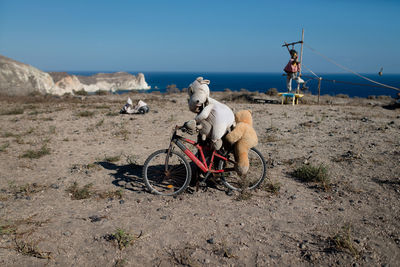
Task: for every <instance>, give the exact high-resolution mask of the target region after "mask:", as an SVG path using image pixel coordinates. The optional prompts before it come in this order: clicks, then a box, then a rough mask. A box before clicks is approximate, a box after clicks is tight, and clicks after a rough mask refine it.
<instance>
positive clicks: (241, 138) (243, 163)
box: [225, 110, 258, 176]
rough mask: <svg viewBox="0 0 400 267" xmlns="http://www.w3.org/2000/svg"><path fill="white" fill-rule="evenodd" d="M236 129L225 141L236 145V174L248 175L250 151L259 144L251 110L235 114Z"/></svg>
mask: <svg viewBox="0 0 400 267" xmlns="http://www.w3.org/2000/svg"><path fill="white" fill-rule="evenodd" d="M235 121H236V127H235V129H233V131H232V132H230V133H228V134H227V135H226V137H225V140H226V141H228V142H229V143H230V144H232V145H233V144H234V145H235V151H234V152H235V161H236V162H237V165H236V166H235V169H236V172H237V173H238V174H239V175H240V176H243V175H246V174H247V171H248V170H249V150H250V148H252V147H255V146H256V145H257V143H258V138H257V133H256V131H255V130H254V128H253V119H252V116H251V111H250V110H240V111H238V112H237V113H236V114H235Z"/></svg>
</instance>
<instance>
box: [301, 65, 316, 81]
mask: <svg viewBox="0 0 400 267" xmlns="http://www.w3.org/2000/svg"><path fill="white" fill-rule="evenodd" d="M301 65H302V66H303V67H304V68H306V69H307V70H308V71H309V72H311V73H312V74H313V75H314V76H315V77H317V78H318V79H319V76H318V75H317V74H315V73H314V72H313V71H312V70H311V69H310V68H307V66H306V65H304V63H302V64H301Z"/></svg>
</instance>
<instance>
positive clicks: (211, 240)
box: [207, 238, 215, 244]
mask: <svg viewBox="0 0 400 267" xmlns="http://www.w3.org/2000/svg"><path fill="white" fill-rule="evenodd" d="M207 243H208V244H215V241H214V238H210V239H207Z"/></svg>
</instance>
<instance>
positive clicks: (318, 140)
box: [0, 93, 400, 266]
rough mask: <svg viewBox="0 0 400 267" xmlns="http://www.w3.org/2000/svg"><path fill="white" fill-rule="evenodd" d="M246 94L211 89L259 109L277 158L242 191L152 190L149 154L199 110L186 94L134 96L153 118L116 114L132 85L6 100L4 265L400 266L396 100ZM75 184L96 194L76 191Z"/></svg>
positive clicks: (258, 123)
mask: <svg viewBox="0 0 400 267" xmlns="http://www.w3.org/2000/svg"><path fill="white" fill-rule="evenodd" d="M240 94H241V93H237V94H230V93H219V94H214V96H215V97H216V98H217V99H220V100H222V101H225V102H226V103H227V104H228V105H229V106H230V107H231V108H232V109H234V110H236V111H237V110H240V109H244V108H246V109H248V108H249V109H251V110H252V111H253V117H254V127H255V129H256V131H257V133H258V135H259V139H260V143H259V145H258V148H259V150H260V151H261V152H262V153H263V154H264V156H265V157H266V158H267V159H268V163H269V169H268V180H266V181H265V183H264V186H263V189H259V190H257V191H255V192H254V194H253V196H252V197H251V198H250V199H248V200H242V201H238V200H236V199H237V196H238V194H237V193H235V194H234V195H233V196H228V195H227V194H226V190H225V188H224V187H223V186H222V185H218V186H217V188H208V190H199V191H195V192H193V193H184V194H182V195H179V196H178V197H176V198H173V197H160V196H155V195H152V194H150V193H148V192H146V190H145V188H144V184H143V182H142V179H141V168H142V165H143V163H144V161H145V160H146V158H147V157H148V156H149V155H150V154H151V153H152V152H154V151H156V150H158V149H162V148H166V147H167V145H168V142H169V138H170V133H171V131H172V128H173V126H174V125H176V124H181V123H183V122H184V121H186V120H189V119H191V118H192V117H193V114H192V113H190V112H189V111H188V108H187V104H186V103H187V102H186V99H187V97H186V95H185V94H171V95H161V94H134V93H132V94H130V96H131V98H132V99H133V100H134V102H135V101H137V100H139V99H142V100H144V101H145V102H147V103H148V104H149V106H150V108H151V111H150V112H149V113H148V114H145V115H120V114H118V111H119V109H120V108H121V107H122V106H123V105H124V104H125V101H126V98H127V95H122V96H117V95H108V96H89V97H85V98H82V99H80V98H71V97H70V98H52V97H45V98H43V97H31V98H18V99H15V98H4V97H3V98H1V100H0V101H1V102H0V105H1V108H0V109H1V110H0V114H1V115H0V170H1V171H0V265H1V266H44V265H48V266H54V265H59V266H71V265H74V266H171V265H178V266H179V265H185V266H267V265H280V266H287V265H293V266H299V265H300V266H304V265H305V266H307V265H325V266H336V265H344V266H380V265H382V266H399V265H400V164H399V163H400V138H399V133H400V109H388V108H385V107H384V106H385V105H387V104H388V103H389V102H390V101H391V100H390V99H385V98H383V99H349V98H333V97H327V96H325V97H323V98H322V99H321V102H322V103H323V105H315V104H313V103H315V101H316V100H315V97H312V96H306V97H305V99H304V100H303V103H302V104H300V105H297V106H291V105H280V104H254V103H251V102H249V101H246V98H245V97H240V96H239V95H240ZM257 97H260V98H267V96H265V95H263V94H260V95H258V96H257ZM229 100H232V101H229ZM306 103H308V104H306ZM19 106H22V107H23V108H24V109H25V111H24V112H23V113H22V114H18V113H21V110H18V107H19ZM38 151H41V152H43V154H44V155H43V156H41V157H39V158H34V157H35V156H37V155H36V154H35V152H38ZM38 156H40V155H38ZM304 164H311V165H315V166H319V165H320V164H323V166H325V167H326V168H327V169H328V172H329V176H330V184H329V186H328V187H326V188H323V187H322V186H320V185H319V184H315V183H304V182H301V181H300V180H299V179H296V178H294V177H293V176H292V175H291V173H292V172H293V171H294V170H295V169H297V168H299V167H300V166H302V165H304ZM74 182H76V183H77V186H78V187H79V188H81V187H83V186H85V185H88V184H91V186H88V191H89V192H91V195H90V196H89V197H88V198H86V199H82V200H76V199H73V195H72V194H71V193H69V192H67V190H68V189H70V188H71V186H72V185H73V184H74ZM269 184H272V185H274V186H275V188H278V187H279V186H280V189H279V190H276V192H275V193H273V192H269V191H268V190H267V189H266V188H268V186H266V185H269ZM118 229H119V230H118ZM118 231H119V232H118ZM118 233H119V235H118ZM124 235H126V236H130V237H132V238H131V239H132V240H131V242H124V240H123V238H124ZM117 240H119V241H120V243H119V244H120V245H119V246H118V241H117ZM128 241H129V240H128Z"/></svg>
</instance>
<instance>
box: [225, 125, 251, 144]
mask: <svg viewBox="0 0 400 267" xmlns="http://www.w3.org/2000/svg"><path fill="white" fill-rule="evenodd" d="M245 131H246V125H245V124H244V123H240V122H239V123H238V124H237V125H236V127H235V129H233V131H232V132H230V133H228V134H227V135H226V141H228V142H229V143H230V144H234V143H236V142H237V141H239V139H240V138H241V137H242V136H243V134H244V132H245Z"/></svg>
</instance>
